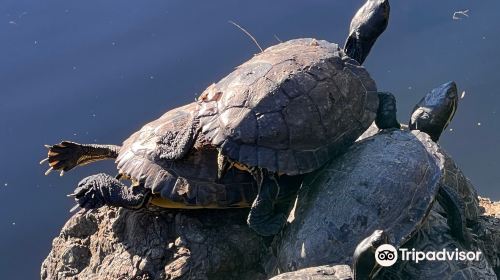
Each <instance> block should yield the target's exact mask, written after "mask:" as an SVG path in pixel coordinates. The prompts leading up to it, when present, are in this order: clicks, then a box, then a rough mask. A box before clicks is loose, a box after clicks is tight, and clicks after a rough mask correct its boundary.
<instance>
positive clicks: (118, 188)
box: [69, 173, 151, 209]
mask: <svg viewBox="0 0 500 280" xmlns="http://www.w3.org/2000/svg"><path fill="white" fill-rule="evenodd" d="M69 196H71V197H74V198H75V201H76V202H77V203H78V205H79V206H80V207H81V208H84V209H95V208H99V207H102V206H104V205H108V206H116V207H124V208H128V209H140V208H142V207H144V206H145V205H147V204H148V203H149V201H150V199H151V190H149V189H146V188H144V187H143V186H131V187H127V186H125V185H124V184H123V183H121V182H120V181H118V180H117V179H115V178H113V177H111V176H109V175H107V174H103V173H99V174H96V175H92V176H89V177H87V178H85V179H83V180H82V181H80V183H78V187H77V188H76V189H75V191H74V192H73V193H72V194H70V195H69Z"/></svg>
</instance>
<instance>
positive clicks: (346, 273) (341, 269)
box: [270, 265, 352, 280]
mask: <svg viewBox="0 0 500 280" xmlns="http://www.w3.org/2000/svg"><path fill="white" fill-rule="evenodd" d="M270 280H352V271H351V268H350V267H349V266H348V265H323V266H317V267H310V268H304V269H300V270H297V271H294V272H287V273H282V274H280V275H278V276H275V277H273V278H271V279H270Z"/></svg>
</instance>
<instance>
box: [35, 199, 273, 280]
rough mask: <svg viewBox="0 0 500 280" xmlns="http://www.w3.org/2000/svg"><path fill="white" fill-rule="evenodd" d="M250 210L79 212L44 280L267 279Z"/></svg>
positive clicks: (44, 266) (68, 226)
mask: <svg viewBox="0 0 500 280" xmlns="http://www.w3.org/2000/svg"><path fill="white" fill-rule="evenodd" d="M247 214H248V210H244V209H243V210H231V211H214V210H212V211H191V212H187V211H185V212H182V211H176V212H172V211H165V210H158V211H151V210H149V211H147V210H141V211H130V210H126V209H117V208H108V207H104V208H101V209H99V210H97V211H94V212H92V213H88V214H85V215H82V213H77V214H75V215H74V216H73V217H72V218H70V220H69V221H68V222H67V223H66V225H65V226H64V227H63V229H62V231H61V233H60V234H59V236H58V237H56V238H55V239H54V241H53V243H52V251H51V252H50V254H49V256H48V257H47V258H46V259H45V261H44V262H43V264H42V270H41V278H42V279H99V280H101V279H264V278H265V276H264V274H263V273H261V272H260V271H262V269H261V266H260V262H259V261H260V256H261V250H262V248H264V247H263V245H262V244H263V243H262V239H261V238H260V237H258V236H257V235H256V234H254V233H253V231H252V230H250V229H249V228H248V226H247V225H246V223H245V219H246V216H247Z"/></svg>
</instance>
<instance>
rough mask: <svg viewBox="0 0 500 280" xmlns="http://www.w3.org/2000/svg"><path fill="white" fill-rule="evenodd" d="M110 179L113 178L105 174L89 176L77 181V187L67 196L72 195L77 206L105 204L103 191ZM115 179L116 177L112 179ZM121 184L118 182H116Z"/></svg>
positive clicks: (86, 207) (96, 206) (108, 184)
mask: <svg viewBox="0 0 500 280" xmlns="http://www.w3.org/2000/svg"><path fill="white" fill-rule="evenodd" d="M110 179H114V178H112V177H111V176H109V175H106V174H97V175H92V176H89V177H87V178H85V179H83V180H81V181H80V183H78V187H77V188H76V189H75V191H74V192H73V193H72V194H69V195H68V196H69V197H74V198H75V201H76V203H77V205H78V206H80V207H81V208H84V209H95V208H100V207H102V206H104V205H106V199H105V198H104V193H105V192H109V191H106V190H105V189H106V188H110ZM114 180H116V179H114ZM118 183H119V184H121V183H120V182H118ZM124 187H125V186H124Z"/></svg>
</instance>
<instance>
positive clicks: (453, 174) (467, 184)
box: [357, 123, 483, 225]
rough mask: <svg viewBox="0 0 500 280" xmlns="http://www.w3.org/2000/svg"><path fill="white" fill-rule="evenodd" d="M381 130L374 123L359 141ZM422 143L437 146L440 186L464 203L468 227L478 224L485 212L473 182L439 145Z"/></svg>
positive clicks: (427, 141)
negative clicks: (439, 163)
mask: <svg viewBox="0 0 500 280" xmlns="http://www.w3.org/2000/svg"><path fill="white" fill-rule="evenodd" d="M402 129H403V130H405V131H407V130H408V127H407V126H404V125H403V128H402ZM379 131H380V130H379V129H378V127H377V126H376V125H375V123H373V124H372V125H371V126H370V127H369V128H368V129H367V130H366V131H365V132H364V133H363V134H362V135H361V136H360V137H359V138H358V140H357V141H361V140H363V139H366V138H368V137H371V136H374V135H375V134H377V133H378V132H379ZM420 140H421V141H423V142H425V143H426V145H430V146H436V149H437V151H438V154H439V155H440V157H441V161H442V162H443V168H442V170H441V173H442V174H441V180H440V182H439V183H440V185H441V186H444V187H448V188H450V189H452V190H454V191H455V192H456V193H457V194H458V195H459V199H460V201H461V202H462V203H463V207H464V214H465V218H466V222H467V225H471V224H474V223H476V222H477V219H478V217H479V216H480V215H481V213H482V212H483V211H482V209H481V207H480V205H479V199H478V195H477V192H476V187H474V185H473V184H472V182H471V181H470V180H469V179H468V178H467V177H466V176H465V175H464V173H463V172H462V170H460V168H459V167H458V166H457V163H456V162H455V161H454V160H453V158H452V157H451V156H450V155H449V154H448V153H447V152H446V151H445V150H444V149H442V148H441V146H439V145H437V144H436V143H435V142H434V141H430V140H429V139H427V138H425V139H424V138H420Z"/></svg>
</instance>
